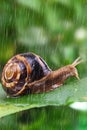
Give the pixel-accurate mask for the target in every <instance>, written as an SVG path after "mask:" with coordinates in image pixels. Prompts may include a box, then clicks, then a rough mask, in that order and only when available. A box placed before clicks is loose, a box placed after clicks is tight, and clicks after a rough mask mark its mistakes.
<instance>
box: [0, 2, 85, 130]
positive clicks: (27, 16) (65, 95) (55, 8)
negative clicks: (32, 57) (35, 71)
mask: <svg viewBox="0 0 87 130" xmlns="http://www.w3.org/2000/svg"><path fill="white" fill-rule="evenodd" d="M28 51H31V52H34V53H36V54H38V55H40V56H41V57H43V58H44V59H45V61H46V62H47V64H48V65H49V66H50V68H52V69H53V70H55V69H56V68H59V67H61V66H64V65H66V64H69V63H72V62H73V61H74V60H75V59H76V58H77V57H78V56H81V57H82V58H83V59H84V61H86V59H87V1H86V0H1V1H0V65H1V66H0V71H2V69H3V65H4V64H5V63H6V61H7V60H8V59H9V58H10V57H12V56H13V55H14V54H17V53H23V52H28ZM86 66H87V62H84V63H83V64H81V65H79V66H78V71H79V74H80V77H81V78H82V77H87V67H86ZM0 75H1V74H0ZM71 80H72V79H71ZM71 80H68V81H67V83H66V84H67V85H64V86H62V87H60V88H58V89H56V90H54V91H52V92H49V93H46V94H37V95H26V96H24V97H20V98H17V99H15V98H13V99H11V98H7V97H6V94H5V93H4V91H3V89H2V87H1V85H0V116H1V117H3V116H5V115H10V114H11V113H16V112H19V111H22V110H26V109H30V108H34V107H35V108H36V107H41V106H48V105H51V107H49V108H48V107H47V108H46V109H45V108H42V110H41V111H40V109H37V110H36V109H32V110H29V111H28V113H27V112H24V115H25V117H26V115H28V118H29V119H28V121H29V124H28V121H26V122H27V123H25V124H22V123H20V122H17V121H18V120H17V119H19V117H20V115H22V114H23V113H19V114H18V115H17V116H18V117H16V115H13V116H7V117H5V118H3V120H2V119H1V120H0V130H3V129H8V130H11V129H14V130H15V129H21V130H27V129H31V130H32V129H40V130H41V129H47V130H49V129H52V128H53V129H54V130H56V129H58V128H59V129H64V130H65V129H67V130H68V129H69V130H72V129H79V130H80V129H82V130H83V129H87V128H86V116H84V114H80V113H79V115H78V113H76V112H75V111H74V113H76V114H73V110H71V109H69V108H68V109H69V110H68V109H66V108H65V107H64V108H59V109H60V110H59V109H58V106H61V105H67V104H69V103H71V102H75V101H87V89H86V82H87V79H86V78H85V79H82V80H81V81H78V82H77V83H73V82H71V84H70V83H69V82H70V81H71ZM72 81H73V80H72ZM54 105H56V106H57V107H52V106H54ZM65 109H66V110H65ZM37 111H38V112H37ZM39 112H40V113H39ZM53 112H54V113H55V114H53ZM30 113H32V114H30ZM37 113H38V115H37ZM66 113H69V116H68V114H66ZM57 115H58V116H57ZM37 116H38V119H37ZM67 117H68V118H69V119H68V118H67ZM23 119H24V116H21V119H20V120H21V121H22V120H23ZM50 119H52V121H51V120H50ZM14 120H15V122H16V123H15V126H14ZM74 120H75V121H76V122H75V121H74ZM18 123H19V125H18ZM69 123H70V124H69ZM8 124H9V126H8ZM73 124H74V125H73ZM41 126H42V127H41ZM65 126H66V127H65ZM72 126H73V127H72Z"/></svg>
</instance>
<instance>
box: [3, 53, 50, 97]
mask: <svg viewBox="0 0 87 130" xmlns="http://www.w3.org/2000/svg"><path fill="white" fill-rule="evenodd" d="M50 72H51V69H50V68H49V67H48V66H47V64H46V62H45V61H44V60H43V59H42V58H41V57H39V56H38V55H35V54H33V53H24V54H18V55H16V56H14V57H13V58H11V59H10V60H9V61H8V62H7V64H6V65H5V67H4V69H3V72H2V84H3V88H4V90H5V91H6V92H7V94H9V95H11V96H12V95H17V93H18V95H19V94H24V93H25V92H24V91H23V93H22V89H23V88H24V86H26V85H27V84H28V83H31V82H34V81H37V80H39V79H41V78H42V77H44V76H46V75H48V74H49V73H50ZM27 93H30V89H28V90H27Z"/></svg>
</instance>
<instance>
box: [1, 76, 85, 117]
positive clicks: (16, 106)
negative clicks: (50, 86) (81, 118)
mask: <svg viewBox="0 0 87 130" xmlns="http://www.w3.org/2000/svg"><path fill="white" fill-rule="evenodd" d="M86 83H87V78H84V79H81V80H79V81H76V82H72V83H71V84H70V83H69V84H67V85H63V86H61V87H59V88H57V89H55V90H54V91H51V92H48V93H42V94H31V95H26V96H22V97H19V98H10V97H9V98H7V97H6V94H5V92H4V90H3V89H2V86H1V85H0V117H3V116H6V115H10V114H12V113H16V112H19V111H23V110H27V109H31V108H35V107H42V106H49V105H51V106H53V105H56V106H61V105H68V104H70V103H72V102H76V101H83V102H84V101H87V84H86Z"/></svg>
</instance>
